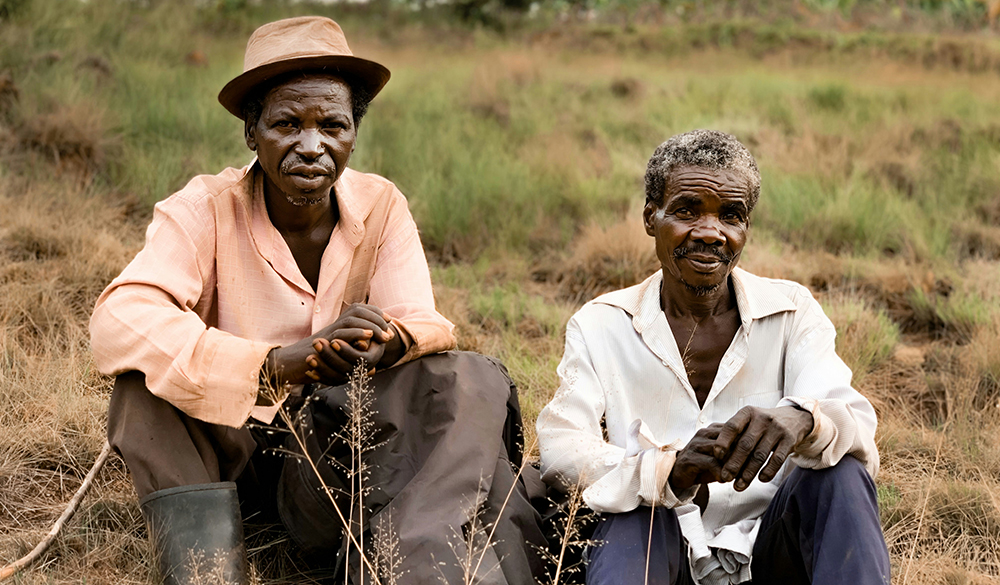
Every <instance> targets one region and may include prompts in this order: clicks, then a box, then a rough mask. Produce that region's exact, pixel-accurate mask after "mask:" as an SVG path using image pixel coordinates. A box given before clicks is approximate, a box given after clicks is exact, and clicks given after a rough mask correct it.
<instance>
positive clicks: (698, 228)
mask: <svg viewBox="0 0 1000 585" xmlns="http://www.w3.org/2000/svg"><path fill="white" fill-rule="evenodd" d="M691 239H693V240H697V241H699V242H702V243H705V244H708V245H712V244H724V243H725V242H726V236H725V234H724V233H723V232H722V222H721V221H720V220H719V218H718V217H716V216H714V215H712V214H705V215H702V216H701V217H700V218H699V221H698V222H697V223H695V225H694V227H693V228H692V230H691Z"/></svg>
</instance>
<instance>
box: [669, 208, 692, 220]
mask: <svg viewBox="0 0 1000 585" xmlns="http://www.w3.org/2000/svg"><path fill="white" fill-rule="evenodd" d="M674 215H676V216H677V217H679V218H681V219H686V218H690V217H694V212H693V211H691V210H690V209H688V208H687V207H681V208H680V209H678V210H676V211H674Z"/></svg>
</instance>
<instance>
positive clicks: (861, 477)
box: [789, 455, 875, 499]
mask: <svg viewBox="0 0 1000 585" xmlns="http://www.w3.org/2000/svg"><path fill="white" fill-rule="evenodd" d="M793 477H794V481H793V486H792V488H793V490H794V491H795V492H797V493H798V494H799V496H800V497H801V496H802V495H804V494H810V495H812V496H818V497H821V498H822V497H826V496H829V497H837V496H838V495H847V494H850V495H851V496H852V497H860V496H861V495H862V494H870V495H871V498H872V499H874V497H875V482H874V481H873V480H872V477H871V475H869V474H868V471H867V470H866V469H865V466H864V465H863V464H862V463H861V462H860V461H858V460H857V459H855V458H854V457H852V456H850V455H847V456H845V457H844V458H843V459H841V460H840V462H839V463H837V464H836V465H834V466H833V467H827V468H824V469H806V468H802V467H800V468H798V469H796V470H795V472H794V473H793ZM789 479H793V478H792V477H790V478H789Z"/></svg>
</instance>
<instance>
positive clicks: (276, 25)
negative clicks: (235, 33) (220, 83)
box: [219, 16, 389, 120]
mask: <svg viewBox="0 0 1000 585" xmlns="http://www.w3.org/2000/svg"><path fill="white" fill-rule="evenodd" d="M308 70H322V71H326V72H329V73H334V74H341V73H342V74H344V75H347V76H349V77H350V78H351V81H352V83H360V84H361V85H362V86H364V87H365V89H367V90H368V93H369V95H371V96H372V97H374V96H375V94H377V93H378V92H379V91H380V90H381V89H382V88H383V87H384V86H385V84H386V82H388V81H389V70H388V69H386V68H385V67H383V66H382V65H379V64H378V63H376V62H374V61H369V60H367V59H361V58H359V57H355V56H354V54H353V53H351V49H350V47H348V46H347V38H346V37H344V31H343V30H341V29H340V25H338V24H337V23H336V22H334V21H332V20H330V19H329V18H326V17H323V16H300V17H297V18H286V19H284V20H278V21H275V22H270V23H268V24H265V25H263V26H261V27H260V28H258V29H257V30H255V31H254V32H253V34H252V35H250V40H249V41H247V50H246V53H245V54H244V56H243V73H242V74H240V75H239V76H237V77H236V78H235V79H233V80H232V81H230V82H229V83H227V84H226V86H225V87H223V88H222V91H221V92H219V103H221V104H222V105H223V106H224V107H225V108H226V109H227V110H229V112H230V113H231V114H232V115H234V116H236V117H237V118H239V119H241V120H242V119H243V111H242V108H243V100H244V98H246V96H247V94H248V93H250V91H251V90H252V89H253V88H254V87H256V86H257V85H259V84H260V83H262V82H264V81H267V80H268V79H272V78H274V77H276V76H278V75H281V74H282V73H288V72H291V71H308Z"/></svg>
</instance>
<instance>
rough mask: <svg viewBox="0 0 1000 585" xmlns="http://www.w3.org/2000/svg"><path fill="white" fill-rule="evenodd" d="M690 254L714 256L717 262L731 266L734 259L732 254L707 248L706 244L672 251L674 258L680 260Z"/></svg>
mask: <svg viewBox="0 0 1000 585" xmlns="http://www.w3.org/2000/svg"><path fill="white" fill-rule="evenodd" d="M690 254H705V255H710V256H715V257H716V258H718V259H719V262H722V263H723V264H731V263H732V261H733V258H734V255H732V254H726V253H725V252H723V251H722V248H718V247H715V246H709V245H708V244H699V243H695V244H691V245H690V246H685V247H683V248H676V249H674V258H676V259H678V260H679V259H681V258H684V257H686V256H688V255H690Z"/></svg>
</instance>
